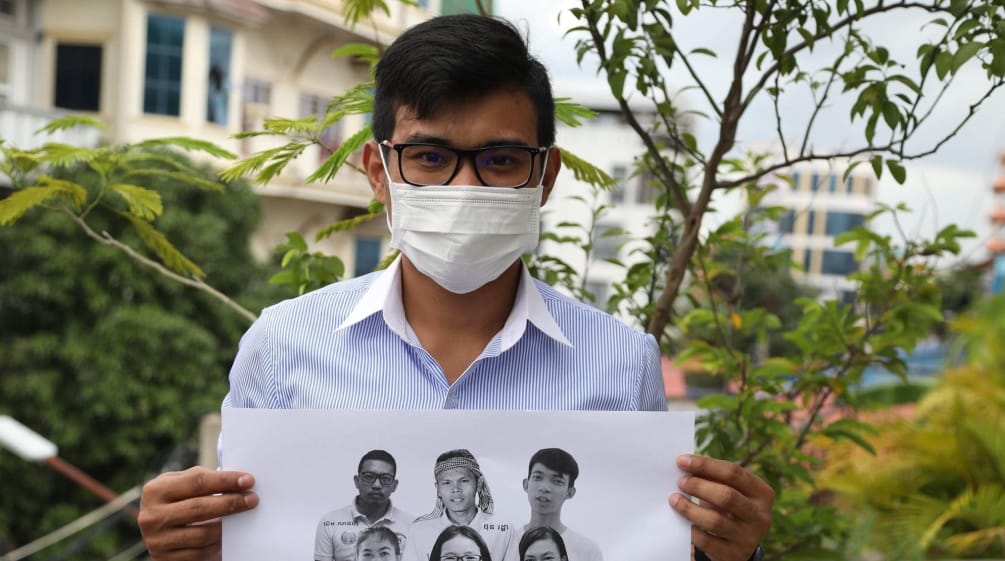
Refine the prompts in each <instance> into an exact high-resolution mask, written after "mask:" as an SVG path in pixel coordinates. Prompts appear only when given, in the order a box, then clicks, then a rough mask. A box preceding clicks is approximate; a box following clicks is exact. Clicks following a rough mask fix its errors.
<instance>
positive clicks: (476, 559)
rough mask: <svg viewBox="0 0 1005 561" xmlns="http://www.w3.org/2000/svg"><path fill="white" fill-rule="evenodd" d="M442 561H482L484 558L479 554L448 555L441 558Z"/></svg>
mask: <svg viewBox="0 0 1005 561" xmlns="http://www.w3.org/2000/svg"><path fill="white" fill-rule="evenodd" d="M440 561H482V556H481V555H478V554H477V553H465V554H464V555H454V554H453V553H448V554H446V555H441V556H440Z"/></svg>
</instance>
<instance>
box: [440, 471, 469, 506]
mask: <svg viewBox="0 0 1005 561" xmlns="http://www.w3.org/2000/svg"><path fill="white" fill-rule="evenodd" d="M477 490H478V479H477V478H476V477H475V476H474V474H473V473H471V472H470V471H469V470H467V469H465V468H454V469H448V470H447V471H445V472H443V473H441V474H440V476H439V477H437V478H436V496H437V497H439V498H440V500H442V501H443V505H444V506H445V507H446V508H447V510H449V511H451V512H471V511H472V510H474V509H475V508H476V507H475V495H476V492H477Z"/></svg>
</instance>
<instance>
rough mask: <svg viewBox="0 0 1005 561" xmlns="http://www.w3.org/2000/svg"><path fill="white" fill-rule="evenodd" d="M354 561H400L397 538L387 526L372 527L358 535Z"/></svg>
mask: <svg viewBox="0 0 1005 561" xmlns="http://www.w3.org/2000/svg"><path fill="white" fill-rule="evenodd" d="M352 559H354V560H355V561H401V546H400V545H399V544H398V536H397V535H395V533H394V531H392V530H391V529H390V528H388V527H387V526H373V527H371V528H367V529H366V530H363V531H362V532H360V533H359V541H357V542H356V556H355V557H354V558H352Z"/></svg>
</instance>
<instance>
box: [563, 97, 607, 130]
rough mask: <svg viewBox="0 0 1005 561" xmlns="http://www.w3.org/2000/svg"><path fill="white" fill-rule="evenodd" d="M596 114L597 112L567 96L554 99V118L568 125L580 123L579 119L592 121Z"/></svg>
mask: <svg viewBox="0 0 1005 561" xmlns="http://www.w3.org/2000/svg"><path fill="white" fill-rule="evenodd" d="M596 116H597V113H596V112H595V111H593V110H592V109H590V108H589V107H586V106H585V105H580V104H578V103H576V102H574V101H572V99H570V98H568V97H560V98H556V99H555V119H556V120H557V121H559V122H561V123H563V124H566V125H568V126H570V127H578V126H580V125H582V124H583V123H582V121H580V119H583V120H586V121H592V120H593V119H594V118H596Z"/></svg>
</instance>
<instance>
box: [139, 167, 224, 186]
mask: <svg viewBox="0 0 1005 561" xmlns="http://www.w3.org/2000/svg"><path fill="white" fill-rule="evenodd" d="M136 176H140V177H159V178H162V179H170V180H172V181H177V182H179V183H184V184H187V185H190V186H192V187H196V188H198V189H203V190H205V191H223V184H222V183H220V182H218V181H210V180H208V179H206V178H205V177H203V176H201V175H197V174H196V172H191V171H189V172H185V171H169V170H163V169H154V168H139V169H131V170H129V171H127V172H126V173H124V174H122V177H123V178H126V177H136Z"/></svg>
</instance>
